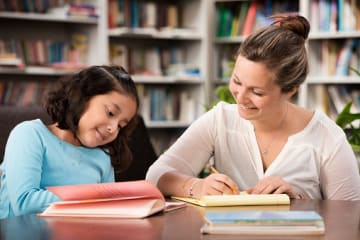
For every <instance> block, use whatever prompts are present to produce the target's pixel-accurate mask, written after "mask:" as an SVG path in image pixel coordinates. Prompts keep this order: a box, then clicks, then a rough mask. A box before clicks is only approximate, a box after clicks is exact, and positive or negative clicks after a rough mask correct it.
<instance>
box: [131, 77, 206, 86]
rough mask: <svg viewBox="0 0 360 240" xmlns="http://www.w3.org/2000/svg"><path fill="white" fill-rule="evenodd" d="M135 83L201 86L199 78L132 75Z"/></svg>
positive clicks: (201, 82)
mask: <svg viewBox="0 0 360 240" xmlns="http://www.w3.org/2000/svg"><path fill="white" fill-rule="evenodd" d="M132 78H133V80H134V81H135V82H136V83H143V84H203V83H204V81H203V79H201V77H199V76H143V75H132Z"/></svg>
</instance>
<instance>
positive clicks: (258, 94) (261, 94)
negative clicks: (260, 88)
mask: <svg viewBox="0 0 360 240" xmlns="http://www.w3.org/2000/svg"><path fill="white" fill-rule="evenodd" d="M253 93H254V94H255V95H256V96H259V97H262V96H264V94H263V93H260V92H256V91H253Z"/></svg>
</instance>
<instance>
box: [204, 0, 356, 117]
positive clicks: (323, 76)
mask: <svg viewBox="0 0 360 240" xmlns="http://www.w3.org/2000/svg"><path fill="white" fill-rule="evenodd" d="M252 4H253V5H256V11H255V10H250V9H251V5H252ZM251 11H253V12H256V13H255V14H254V13H253V14H252V15H253V19H252V21H250V22H251V23H252V28H251V29H256V28H258V27H259V26H262V25H263V24H264V23H266V21H265V20H264V16H269V15H271V14H276V13H300V14H301V15H303V16H305V17H306V18H307V19H308V20H309V21H310V24H311V32H310V34H309V39H308V42H307V47H308V50H309V51H308V53H309V63H310V73H309V76H308V78H307V80H306V81H305V83H304V84H303V85H302V86H301V88H300V90H299V93H298V94H297V96H296V99H294V101H296V102H297V103H298V104H299V105H301V106H304V107H307V108H310V109H317V110H321V111H324V112H325V113H327V114H328V115H329V116H330V117H332V118H333V119H335V118H336V116H337V114H338V113H339V111H340V110H341V109H342V108H343V106H345V104H346V102H348V101H353V103H355V104H353V105H355V107H354V109H353V111H359V112H360V108H359V106H360V77H359V76H357V75H356V74H355V73H354V72H353V71H350V70H349V67H353V68H355V69H360V61H359V57H360V48H359V46H360V6H359V4H358V3H357V1H355V0H339V1H337V0H336V1H335V0H334V1H333V0H301V1H300V0H299V1H286V0H272V1H271V0H264V1H252V0H249V1H236V0H232V1H231V0H214V1H213V3H212V8H211V9H210V14H211V15H212V16H214V17H213V19H214V20H213V22H212V25H213V26H214V30H213V33H212V45H213V50H212V51H211V52H210V55H211V56H210V58H211V59H212V63H210V66H214V67H213V68H211V67H209V68H211V69H212V70H211V71H210V74H209V75H210V77H209V78H210V79H211V80H210V82H211V83H212V89H214V88H215V87H216V86H218V85H220V84H227V83H228V81H229V77H230V74H231V70H232V68H233V62H234V56H235V54H236V50H237V49H238V47H239V46H240V44H241V42H242V41H243V40H244V38H245V37H246V35H247V34H248V33H249V32H248V31H244V28H246V27H245V25H246V24H247V23H248V22H249V21H247V18H248V17H249V12H251ZM241 23H243V24H241Z"/></svg>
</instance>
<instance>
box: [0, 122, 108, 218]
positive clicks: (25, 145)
mask: <svg viewBox="0 0 360 240" xmlns="http://www.w3.org/2000/svg"><path fill="white" fill-rule="evenodd" d="M0 169H1V171H2V175H1V188H0V218H7V217H12V216H17V215H23V214H31V213H39V212H42V211H44V210H45V208H46V207H48V206H49V204H50V203H52V202H56V201H60V199H59V198H58V197H57V196H56V195H54V194H52V193H51V192H49V191H47V190H46V187H48V186H59V185H74V184H87V183H101V182H113V181H114V171H113V168H112V166H111V162H110V157H109V155H108V154H106V153H105V152H104V151H103V150H101V149H99V148H86V147H81V146H74V145H72V144H70V143H68V142H65V141H63V140H61V139H60V138H58V137H57V136H55V135H54V134H53V133H52V132H50V131H49V130H48V129H47V127H46V126H45V125H44V124H43V123H42V122H41V120H39V119H36V120H32V121H25V122H22V123H20V124H19V125H17V126H16V127H15V128H14V129H13V130H12V131H11V133H10V136H9V139H8V142H7V144H6V149H5V156H4V161H3V162H2V164H1V165H0Z"/></svg>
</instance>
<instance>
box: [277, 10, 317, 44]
mask: <svg viewBox="0 0 360 240" xmlns="http://www.w3.org/2000/svg"><path fill="white" fill-rule="evenodd" d="M275 19H277V20H276V21H275V23H277V24H279V25H280V26H281V27H283V28H286V29H288V30H290V31H292V32H294V33H296V34H297V35H299V36H301V37H302V38H304V40H306V39H307V38H308V36H309V32H310V23H309V22H308V20H307V19H306V18H304V17H303V16H300V15H294V16H286V17H284V16H282V17H279V16H275Z"/></svg>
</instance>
